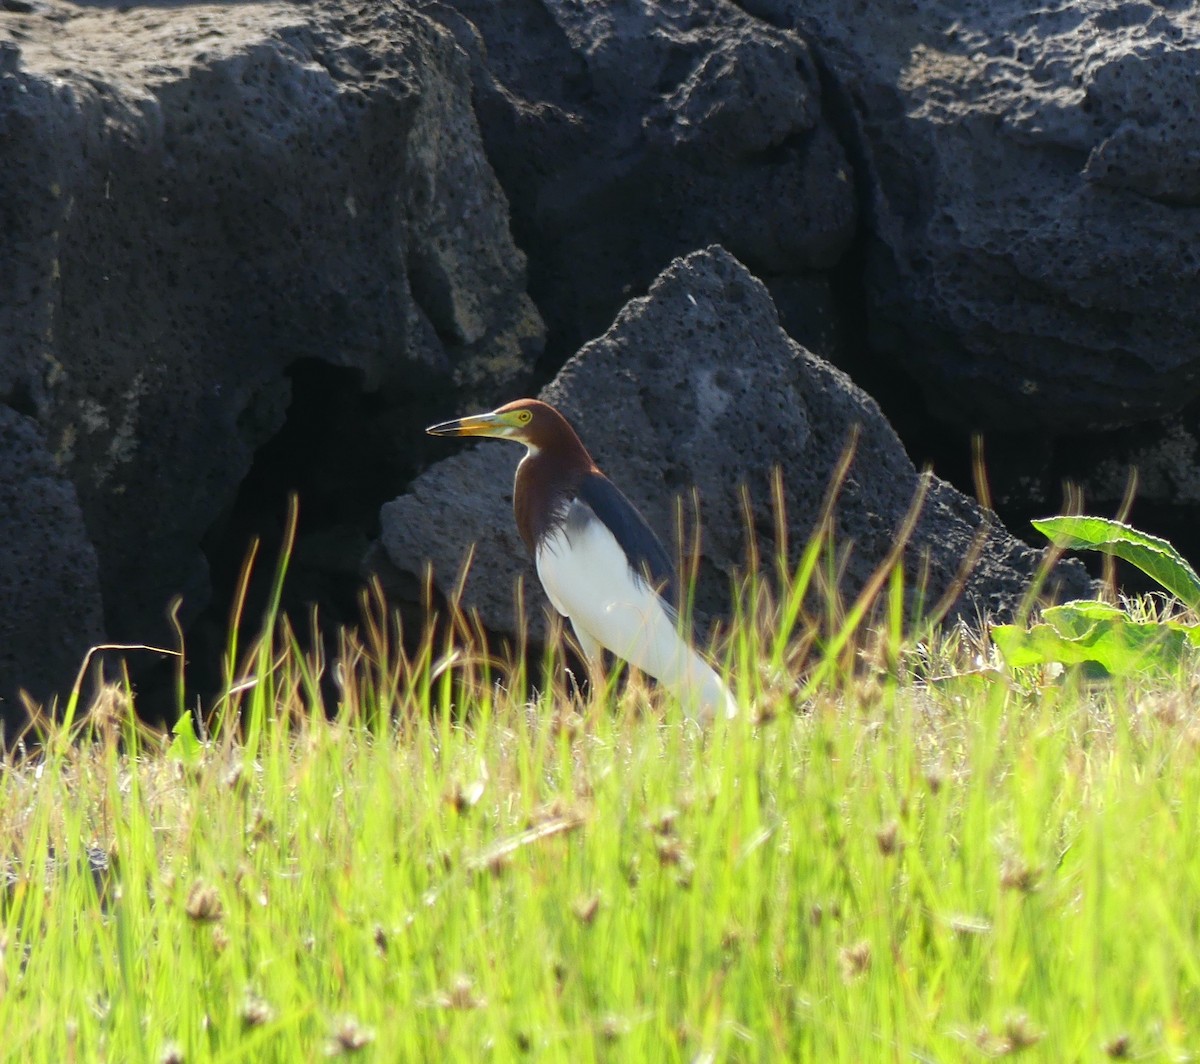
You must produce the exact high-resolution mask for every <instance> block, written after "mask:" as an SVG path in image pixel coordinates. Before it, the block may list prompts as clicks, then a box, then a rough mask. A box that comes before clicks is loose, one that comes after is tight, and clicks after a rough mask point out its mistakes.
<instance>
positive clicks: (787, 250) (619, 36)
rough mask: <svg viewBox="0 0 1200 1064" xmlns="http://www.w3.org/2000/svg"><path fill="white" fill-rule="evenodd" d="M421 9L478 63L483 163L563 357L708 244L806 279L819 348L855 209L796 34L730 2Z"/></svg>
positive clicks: (487, 1) (453, 2)
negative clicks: (826, 288) (827, 282)
mask: <svg viewBox="0 0 1200 1064" xmlns="http://www.w3.org/2000/svg"><path fill="white" fill-rule="evenodd" d="M424 9H425V10H427V11H428V12H429V14H430V15H431V17H433V18H436V19H438V20H440V21H441V22H442V23H443V24H444V25H446V26H447V28H449V29H451V30H452V31H453V32H454V34H455V36H456V39H457V40H458V41H459V43H460V44H461V45H462V46H463V47H464V48H465V49H466V50H467V51H468V52H469V54H470V55H471V57H472V65H471V69H472V76H473V79H474V83H475V89H476V92H475V101H476V109H477V112H478V114H479V120H480V126H481V128H482V131H483V135H484V141H485V144H486V146H487V153H488V159H489V161H490V162H491V164H492V166H493V167H494V168H495V170H496V174H497V176H498V178H499V179H500V181H501V183H502V184H503V186H504V189H505V191H506V192H507V194H508V198H509V200H510V202H511V204H512V210H513V226H514V230H515V232H516V235H517V240H518V243H519V244H520V245H521V247H522V248H524V249H525V251H527V252H528V253H529V255H530V261H531V269H530V290H531V292H532V294H533V295H534V298H535V299H536V300H537V302H538V305H539V307H540V308H541V309H542V312H543V314H544V315H545V317H546V321H547V325H548V328H549V330H550V343H551V345H552V348H553V350H554V351H555V352H561V357H563V358H565V357H566V356H567V355H569V354H570V353H572V352H573V351H575V350H576V349H577V348H578V347H579V345H580V344H582V343H583V342H584V341H585V340H587V339H589V338H591V337H593V336H595V335H597V334H598V333H599V332H601V331H602V330H603V329H605V328H606V327H607V326H608V324H609V323H610V322H611V321H612V318H613V316H614V315H615V314H616V312H617V310H619V309H620V307H621V306H623V305H624V304H625V302H626V301H627V300H628V298H629V294H630V293H631V292H633V293H638V292H642V291H645V288H646V286H647V285H648V284H649V283H650V281H651V280H652V279H653V278H654V277H655V276H656V275H657V274H658V273H659V271H660V270H662V269H663V267H664V266H666V264H667V263H668V262H670V261H671V259H673V258H674V257H675V256H677V255H681V254H685V253H687V252H689V251H692V250H694V249H695V248H698V247H704V246H706V245H707V244H710V243H714V242H717V243H721V244H722V245H724V246H725V247H727V248H728V249H729V250H730V251H731V252H732V253H733V254H734V255H736V256H737V257H738V258H739V259H740V260H741V261H743V262H744V263H746V265H747V266H748V267H749V268H750V269H751V270H752V271H753V272H754V273H755V274H756V275H757V276H759V277H762V278H764V279H766V280H767V281H768V283H770V284H772V288H773V290H775V280H776V279H780V280H781V281H782V280H783V279H795V278H804V279H806V280H807V281H808V282H809V289H808V290H807V291H805V292H804V293H802V294H801V295H800V297H799V298H797V299H796V300H795V301H794V302H793V301H791V300H788V302H789V306H790V308H791V309H792V310H793V317H794V318H795V321H796V324H797V325H798V326H799V327H800V328H802V329H803V331H804V338H805V339H806V340H808V341H809V342H814V341H817V340H819V339H821V338H822V337H824V336H827V335H828V334H829V332H830V330H831V326H830V322H829V317H830V315H831V314H832V310H831V308H830V306H829V296H828V294H827V293H825V294H824V295H823V296H822V295H820V294H819V298H818V299H816V300H814V299H812V298H811V296H812V291H811V287H812V285H813V284H814V283H819V282H817V281H816V279H818V278H819V277H820V273H819V271H823V270H826V269H828V268H829V267H831V266H833V265H834V264H835V263H837V262H838V261H839V259H840V258H841V256H842V255H843V254H844V253H845V251H846V249H847V247H848V246H849V245H850V242H851V240H852V238H853V235H854V230H855V224H856V205H855V202H854V188H853V175H852V171H851V168H850V164H849V162H848V161H847V158H846V154H845V152H844V151H843V149H842V146H841V144H840V143H839V141H838V138H837V136H836V135H835V132H834V128H833V126H832V124H831V123H830V121H829V119H828V117H827V115H826V114H825V112H824V104H823V90H822V87H821V84H820V78H819V76H818V72H817V68H816V65H815V63H814V62H813V58H812V55H811V54H810V51H809V48H808V45H807V44H806V43H805V41H804V39H803V38H802V37H801V36H799V35H798V34H796V33H794V32H792V31H791V30H789V29H784V28H777V27H774V26H771V25H769V24H768V23H766V22H763V21H762V20H760V19H756V18H753V17H751V16H749V15H747V14H746V13H745V12H744V11H742V10H740V9H739V7H738V6H737V5H736V4H734V3H730V2H727V0H669V2H659V3H626V2H622V0H617V2H599V3H579V2H577V0H505V2H504V3H500V4H498V3H494V2H493V0H445V2H439V3H430V4H427V5H425V8H424ZM779 291H780V295H781V296H783V297H784V298H785V299H786V298H787V295H788V294H789V290H788V289H787V287H786V285H782V284H781V286H780V290H779Z"/></svg>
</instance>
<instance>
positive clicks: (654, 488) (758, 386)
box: [381, 247, 1090, 635]
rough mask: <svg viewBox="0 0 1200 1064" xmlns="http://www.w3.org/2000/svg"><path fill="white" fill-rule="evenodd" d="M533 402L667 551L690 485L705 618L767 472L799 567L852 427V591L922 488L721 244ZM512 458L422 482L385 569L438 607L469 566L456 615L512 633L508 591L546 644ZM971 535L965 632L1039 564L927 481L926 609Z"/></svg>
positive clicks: (474, 457)
mask: <svg viewBox="0 0 1200 1064" xmlns="http://www.w3.org/2000/svg"><path fill="white" fill-rule="evenodd" d="M542 398H543V399H545V400H546V401H548V402H550V403H552V404H553V405H555V406H556V407H558V408H559V409H560V410H561V411H562V412H563V413H564V414H565V415H566V416H567V417H568V418H569V419H570V420H571V421H572V423H573V424H574V425H575V426H576V428H577V430H578V431H579V433H580V436H581V437H582V439H583V441H584V443H585V444H586V445H587V446H588V448H589V449H590V450H591V452H592V455H593V457H594V458H595V459H596V461H597V463H598V464H599V465H600V467H601V468H602V469H605V470H607V471H608V473H609V475H610V476H611V477H612V479H613V480H614V481H615V482H616V483H617V484H618V486H619V487H620V488H621V489H622V490H623V491H624V492H625V493H626V494H627V495H628V496H629V498H630V499H631V500H632V501H633V503H634V505H636V506H637V507H638V508H639V509H640V510H641V511H642V513H643V514H644V515H645V516H646V518H647V520H648V521H649V522H650V524H651V526H652V527H654V528H655V529H656V530H657V531H658V532H659V534H660V535H661V536H662V537H663V538H664V540H665V541H668V542H670V541H671V539H673V538H674V537H673V536H672V531H673V530H674V529H675V528H676V526H677V522H676V513H677V510H676V506H677V497H678V496H679V495H681V494H682V495H683V496H684V497H685V499H686V498H688V497H690V491H691V488H692V487H693V486H694V487H695V488H696V489H697V491H698V492H699V498H700V517H701V521H702V525H703V541H702V558H701V565H700V577H699V587H698V591H697V608H698V609H699V610H700V611H701V612H707V613H713V612H722V611H724V610H727V609H728V607H729V602H728V584H729V580H728V578H729V576H730V575H731V574H732V573H733V571H734V569H735V567H739V566H742V567H744V565H745V561H746V557H747V544H746V542H745V538H744V535H743V529H744V525H745V522H744V519H743V506H742V491H743V489H744V490H746V491H747V492H748V493H749V498H750V500H751V503H752V507H753V524H754V529H755V533H756V535H757V537H758V539H759V544H758V545H759V549H760V551H761V552H762V553H763V555H764V556H765V557H770V556H771V555H772V553H773V551H774V544H773V541H772V539H771V537H772V535H773V527H774V517H773V513H772V507H771V478H772V470H773V469H774V468H776V467H778V468H779V469H780V470H781V472H782V479H783V485H784V490H785V494H786V502H787V513H786V516H787V525H788V533H789V545H790V548H791V550H792V551H793V554H794V553H795V552H797V551H798V550H799V549H800V548H801V547H802V546H803V544H804V543H806V542H807V541H808V538H809V536H810V533H811V532H812V530H813V526H814V523H815V521H816V519H817V516H818V514H819V512H820V507H821V502H822V499H823V497H824V495H825V493H826V490H827V488H828V486H829V483H830V480H831V478H832V476H833V473H834V469H835V467H836V465H837V463H838V460H839V458H840V457H841V455H842V454H843V452H844V450H845V448H846V446H847V444H848V442H849V441H850V439H851V436H852V433H853V432H854V430H855V428H856V427H857V430H858V441H857V451H856V455H855V458H854V461H853V464H852V465H851V468H850V472H849V475H848V477H847V479H846V482H845V485H844V487H843V489H842V492H841V494H840V498H839V501H838V505H837V509H836V514H835V519H834V535H835V540H836V542H837V544H839V545H841V546H845V545H850V544H853V552H852V554H851V556H850V559H849V562H848V564H847V567H846V571H845V578H844V584H843V586H842V591H843V593H844V594H846V595H853V594H855V593H856V591H857V590H858V589H860V588H861V587H862V586H863V584H864V583H865V581H866V580H867V579H868V578H869V576H870V574H871V573H872V571H873V570H874V569H875V568H876V566H877V565H878V564H879V563H880V562H881V561H882V560H883V559H884V558H885V557H886V556H887V554H888V552H889V550H890V549H891V547H892V545H893V542H894V537H895V534H896V532H897V530H898V528H899V527H900V525H901V523H902V520H903V518H904V515H905V512H906V511H907V509H908V507H909V505H910V503H911V502H912V500H913V497H914V494H915V493H916V491H917V489H918V483H919V479H920V475H919V474H918V473H917V471H916V470H915V469H914V467H913V465H912V463H911V462H910V461H909V459H908V457H907V455H906V454H905V452H904V449H903V447H902V446H901V444H900V441H899V439H898V438H897V437H896V435H895V433H894V432H893V431H892V429H891V427H890V426H889V425H888V423H887V421H886V420H885V419H884V417H883V415H882V414H881V413H880V411H879V408H878V407H877V405H876V404H875V402H874V400H872V399H871V398H870V397H869V396H868V395H866V394H865V393H864V392H863V391H861V390H860V389H858V388H857V387H855V385H854V384H853V383H852V382H851V381H850V380H849V378H848V377H846V376H845V375H844V374H843V373H841V372H840V371H838V370H837V369H835V368H834V367H832V366H830V365H829V364H828V363H827V362H824V361H823V360H821V359H819V358H817V357H816V356H814V355H812V354H811V353H809V352H808V351H806V350H805V349H804V348H802V347H800V346H799V345H798V344H796V343H795V342H794V341H793V340H791V339H789V338H788V336H787V335H786V334H785V333H784V332H783V330H782V329H781V328H780V327H779V321H778V316H777V314H776V311H775V307H774V305H773V304H772V302H771V299H770V296H769V295H768V293H767V291H766V289H765V288H764V286H763V285H762V284H761V282H759V281H758V280H756V279H755V278H754V277H753V276H752V275H751V274H750V273H749V271H747V270H746V268H745V267H744V266H743V265H742V264H741V263H739V262H738V261H737V260H736V259H734V258H733V256H731V255H730V254H729V253H728V252H727V251H725V250H724V249H722V248H720V247H711V248H709V249H707V250H705V251H701V252H696V253H694V254H692V255H689V256H687V257H686V258H683V259H679V260H677V261H675V262H674V263H672V264H671V265H670V267H669V268H668V269H667V270H666V271H665V272H664V273H663V274H662V275H661V276H660V277H659V278H658V279H657V280H656V281H655V282H654V283H653V285H652V286H651V288H650V291H649V294H648V295H647V296H646V297H645V298H641V299H635V300H633V301H632V302H630V303H629V304H628V305H627V306H626V307H625V308H624V309H623V310H622V311H621V313H620V314H619V315H618V317H617V320H616V321H615V322H614V323H613V325H612V327H611V328H610V329H609V330H608V332H607V333H605V334H604V336H602V337H600V338H599V339H597V340H595V341H593V342H591V343H589V344H587V345H586V346H585V347H584V348H583V349H582V350H580V351H579V353H578V354H577V355H575V357H573V358H572V359H571V360H570V361H569V362H568V363H567V364H566V366H565V367H564V368H563V370H562V372H561V373H559V375H558V376H557V378H555V380H554V381H553V382H552V383H551V384H550V385H549V386H548V387H547V388H546V389H545V390H544V391H543V392H542ZM520 456H521V452H520V450H519V448H517V447H514V446H513V445H512V444H510V443H506V442H504V441H482V442H480V443H478V444H477V445H475V446H472V447H470V448H469V449H467V450H465V451H463V452H462V453H460V454H457V455H454V456H453V457H449V458H447V459H446V460H445V461H442V462H439V463H438V464H437V465H435V466H433V467H432V468H430V469H429V470H427V471H426V472H425V473H424V474H422V475H421V476H420V477H418V478H417V479H416V481H415V482H414V483H413V484H412V486H411V490H410V492H409V493H408V494H406V495H403V496H401V497H400V498H398V499H396V500H395V501H394V502H391V503H389V504H387V505H385V506H384V508H383V512H382V515H381V518H382V528H383V532H382V542H383V545H384V547H385V548H386V551H387V554H388V556H389V558H390V560H391V562H392V563H393V564H394V565H395V566H397V567H398V568H400V569H402V570H406V571H408V572H410V573H413V574H414V575H420V574H421V573H422V571H423V568H424V565H425V563H426V560H427V559H428V561H429V562H430V563H431V564H432V566H433V572H434V580H435V583H436V585H437V586H438V587H439V589H440V590H441V591H442V592H443V593H444V594H447V595H449V594H450V593H451V591H452V589H453V588H454V587H455V586H456V584H457V582H458V579H459V574H460V572H461V571H462V567H463V564H464V562H465V561H466V559H467V558H468V555H470V557H471V567H470V569H469V571H468V576H467V579H466V582H465V589H464V594H463V597H462V600H461V602H462V605H463V606H464V607H465V608H466V609H468V610H471V609H474V610H478V611H479V614H480V616H481V618H482V620H483V621H484V623H485V624H486V625H487V626H488V627H490V628H492V629H493V630H495V631H497V632H501V633H505V634H510V635H511V634H512V633H514V632H515V631H517V626H518V624H519V623H520V617H519V615H518V613H517V611H516V608H515V605H514V594H513V590H514V586H515V583H516V581H517V579H518V578H522V579H523V580H524V584H525V589H526V593H525V598H526V602H527V603H528V604H529V605H530V606H532V607H533V608H532V609H530V610H528V611H527V614H526V617H527V620H528V621H529V622H530V629H531V631H533V632H534V633H535V634H540V633H541V632H542V631H544V628H543V627H542V621H541V619H540V617H541V611H540V610H539V609H538V608H537V607H538V606H544V605H545V601H544V599H543V598H542V595H541V591H540V589H539V588H538V584H537V578H536V574H535V572H534V570H533V567H532V565H531V564H530V563H529V560H528V558H527V556H526V554H525V550H524V547H523V546H522V544H521V541H520V539H519V538H518V536H517V532H516V529H515V527H514V522H513V517H512V512H511V507H512V478H513V470H514V467H515V465H516V463H517V460H518V459H519V458H520ZM685 512H686V508H685ZM685 524H686V522H685ZM980 533H982V534H983V535H984V536H985V537H986V539H985V542H984V543H983V548H982V550H981V551H980V557H979V561H978V564H977V565H976V567H975V568H974V569H973V570H972V571H971V572H970V573H969V575H968V577H967V579H966V583H965V587H964V588H963V591H962V593H961V595H960V596H959V597H958V599H957V601H956V604H955V607H954V613H955V614H956V615H958V616H962V617H964V618H966V619H968V620H971V621H976V620H978V618H979V616H980V615H987V616H991V617H1005V616H1008V615H1010V614H1011V613H1012V611H1013V610H1014V609H1015V608H1016V607H1017V606H1018V605H1019V603H1020V600H1021V597H1022V596H1023V595H1024V593H1025V590H1026V588H1027V587H1028V585H1029V583H1030V580H1031V578H1032V577H1033V574H1034V571H1035V569H1036V567H1037V565H1038V563H1039V562H1040V560H1041V557H1042V555H1041V553H1040V552H1038V551H1035V550H1033V549H1031V548H1029V547H1027V546H1025V545H1024V544H1022V543H1020V542H1019V541H1018V540H1016V539H1014V538H1013V537H1012V536H1011V535H1009V534H1008V532H1006V531H1005V530H1004V529H1003V527H1001V526H1000V525H999V523H998V522H997V521H996V519H995V517H994V515H989V514H987V513H985V512H984V511H983V510H982V509H981V508H980V507H979V506H978V505H977V504H976V503H974V502H973V501H972V500H970V499H968V498H966V497H965V496H963V495H962V494H960V493H959V492H957V491H955V490H954V489H953V488H951V487H950V486H949V485H947V484H945V483H944V482H942V481H940V480H938V479H937V478H935V477H930V478H929V480H928V496H927V500H926V502H925V505H924V508H923V510H922V513H921V516H920V519H919V521H918V523H917V527H916V531H915V534H914V536H913V539H912V543H911V546H910V548H909V550H908V553H907V562H906V564H907V565H908V568H909V570H910V575H911V576H913V577H914V578H915V575H916V572H917V570H918V569H919V568H920V566H921V564H922V560H921V559H922V557H924V558H927V565H928V571H927V577H926V580H927V583H926V598H927V600H928V601H930V602H932V601H935V600H936V599H937V598H938V597H940V595H941V594H942V593H943V592H944V591H945V590H946V589H947V588H949V587H951V585H952V583H953V581H954V579H955V577H956V575H957V574H958V573H959V571H960V569H961V568H962V565H963V561H964V559H965V558H967V556H968V554H969V552H970V548H971V544H972V542H973V541H974V539H975V537H976V535H977V534H980ZM1052 582H1053V583H1057V585H1058V590H1059V591H1060V593H1066V594H1069V595H1082V594H1087V593H1088V592H1089V591H1090V581H1089V579H1088V578H1087V576H1086V574H1085V572H1084V570H1083V568H1082V566H1080V565H1079V564H1078V563H1077V562H1070V563H1064V564H1060V565H1059V566H1058V568H1057V570H1056V571H1055V573H1054V577H1053V580H1052ZM914 583H915V581H914Z"/></svg>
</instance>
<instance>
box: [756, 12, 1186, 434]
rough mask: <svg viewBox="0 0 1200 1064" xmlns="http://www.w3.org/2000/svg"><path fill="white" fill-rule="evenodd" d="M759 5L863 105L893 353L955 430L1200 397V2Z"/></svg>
mask: <svg viewBox="0 0 1200 1064" xmlns="http://www.w3.org/2000/svg"><path fill="white" fill-rule="evenodd" d="M746 6H747V7H748V8H749V9H750V10H753V11H755V12H757V13H759V14H760V15H764V16H769V17H771V18H772V19H773V21H775V22H777V23H779V24H781V25H789V26H790V25H800V26H802V27H803V32H804V33H805V35H806V36H807V37H808V39H809V40H810V41H812V42H814V46H815V48H816V51H817V53H818V54H819V55H820V57H821V59H822V62H823V63H824V64H825V66H826V67H827V68H828V69H829V70H830V71H831V72H832V78H831V80H833V81H836V82H837V83H838V84H839V85H840V86H841V88H842V89H843V91H844V96H845V100H846V101H847V103H848V105H849V106H848V107H847V108H846V114H847V115H848V116H853V122H854V123H855V124H856V125H857V133H856V135H857V138H858V140H859V145H858V150H859V152H860V154H861V157H862V160H863V166H862V170H863V171H864V173H863V174H862V177H863V179H864V181H866V183H867V184H868V185H869V187H870V189H871V205H870V207H871V209H870V217H869V221H868V227H869V228H870V230H871V231H872V236H873V239H872V247H871V255H870V270H869V275H868V279H867V284H868V289H869V295H870V300H871V304H872V309H873V311H874V316H873V325H874V337H875V343H876V345H877V346H878V347H879V348H881V349H883V350H887V351H891V352H893V353H894V355H895V356H896V357H898V358H901V359H903V360H904V361H905V363H906V364H907V366H908V368H909V369H910V371H911V372H912V373H913V375H914V376H915V377H917V378H918V379H919V380H920V381H921V382H922V385H923V387H924V388H925V390H926V393H927V395H928V396H929V401H930V404H931V406H932V408H933V409H934V410H935V411H936V412H937V413H938V414H939V416H941V417H942V418H944V419H946V420H948V421H950V422H955V423H958V424H962V425H966V426H968V427H972V428H984V429H997V430H1013V431H1017V430H1022V429H1034V430H1040V431H1043V432H1047V433H1050V434H1061V433H1064V432H1082V431H1099V430H1107V429H1110V428H1113V427H1116V426H1121V425H1131V424H1135V423H1137V422H1139V421H1144V420H1147V419H1152V418H1156V417H1159V416H1161V415H1162V414H1164V413H1166V412H1170V411H1173V410H1177V409H1179V408H1180V407H1181V406H1183V405H1184V404H1186V403H1188V402H1189V401H1191V400H1193V399H1195V398H1196V397H1197V395H1200V345H1197V343H1196V339H1195V338H1196V336H1197V334H1198V333H1200V299H1197V298H1196V295H1197V292H1198V291H1200V74H1198V72H1200V9H1197V8H1196V6H1195V5H1186V4H1162V3H1141V2H1132V0H1105V2H1103V3H1090V4H1081V3H1078V2H1077V0H1055V2H1052V3H1049V4H1038V5H1034V6H1030V5H1029V4H1027V3H1025V2H1024V0H916V2H914V3H911V4H907V5H901V6H894V5H891V6H875V7H870V6H869V5H865V4H861V3H846V2H844V0H815V2H811V0H804V2H803V3H799V2H798V0H748V2H747V4H746ZM851 124H852V123H851V122H849V121H848V122H847V123H846V130H847V134H848V135H849V134H850V127H851Z"/></svg>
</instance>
